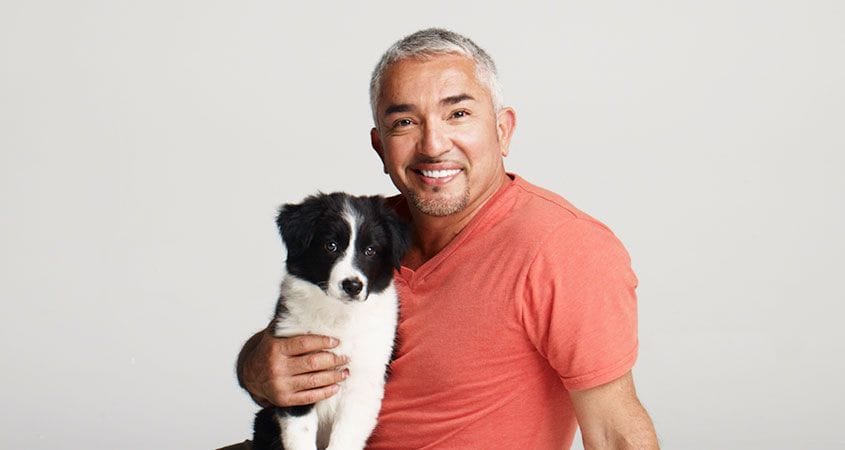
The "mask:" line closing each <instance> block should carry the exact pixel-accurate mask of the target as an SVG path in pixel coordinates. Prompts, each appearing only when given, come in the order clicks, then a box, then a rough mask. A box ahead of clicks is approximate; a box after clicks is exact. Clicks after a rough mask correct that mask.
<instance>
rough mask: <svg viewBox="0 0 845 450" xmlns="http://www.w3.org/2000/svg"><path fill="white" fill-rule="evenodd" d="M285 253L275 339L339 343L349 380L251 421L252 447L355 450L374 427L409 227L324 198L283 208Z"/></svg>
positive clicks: (369, 205)
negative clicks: (330, 392)
mask: <svg viewBox="0 0 845 450" xmlns="http://www.w3.org/2000/svg"><path fill="white" fill-rule="evenodd" d="M277 223H278V225H279V229H280V231H281V233H282V238H283V239H284V241H285V244H286V246H287V250H288V258H287V263H286V265H287V272H288V273H287V274H286V275H285V277H284V279H283V281H282V285H281V293H280V296H279V301H278V303H277V305H276V315H275V319H274V322H273V331H274V334H275V335H276V336H278V337H289V336H296V335H301V334H308V333H311V334H322V335H327V336H333V337H336V338H338V339H339V340H340V345H339V346H338V347H337V348H336V349H335V350H334V351H335V352H336V353H337V354H342V355H348V356H349V357H350V363H349V365H348V369H349V372H350V375H349V378H347V379H346V380H345V381H344V382H343V383H341V386H340V391H339V392H338V393H337V394H335V395H334V396H332V397H330V398H328V399H326V400H323V401H320V402H317V403H316V404H315V405H305V406H296V407H287V408H266V409H265V410H262V411H261V412H260V413H259V414H258V415H257V417H256V422H255V436H254V441H255V442H254V448H255V449H256V450H269V449H275V450H278V449H281V448H284V449H286V450H298V449H315V448H321V449H322V448H329V449H341V448H342V449H360V448H364V446H365V444H366V441H367V438H368V437H369V435H370V433H371V432H372V430H373V429H374V428H375V425H376V420H377V418H378V411H379V408H380V406H381V399H382V397H383V394H384V383H385V373H386V370H387V365H388V364H389V362H390V356H391V352H392V350H393V343H394V338H395V334H396V325H397V320H398V300H397V296H396V291H395V289H394V287H393V278H392V276H393V268H394V267H398V265H399V261H400V260H401V257H402V255H403V254H404V252H405V250H406V249H407V245H408V238H407V228H406V226H405V225H404V224H403V223H401V222H400V221H399V220H398V218H396V216H395V215H394V214H393V213H392V212H391V211H389V210H387V209H386V208H385V207H384V205H383V199H382V198H381V197H351V196H348V195H345V194H330V195H320V196H315V197H309V198H308V199H306V200H305V202H303V203H302V204H299V205H286V206H285V207H283V208H282V210H281V211H280V213H279V218H278V220H277Z"/></svg>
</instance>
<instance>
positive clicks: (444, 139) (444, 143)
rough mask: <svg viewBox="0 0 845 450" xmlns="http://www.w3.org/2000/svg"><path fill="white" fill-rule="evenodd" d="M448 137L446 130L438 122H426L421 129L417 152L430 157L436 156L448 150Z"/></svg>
mask: <svg viewBox="0 0 845 450" xmlns="http://www.w3.org/2000/svg"><path fill="white" fill-rule="evenodd" d="M449 147H450V144H449V137H448V135H447V134H446V130H444V129H443V128H442V125H441V124H438V123H427V124H426V125H425V127H424V129H423V135H422V139H421V140H420V144H419V152H420V153H422V154H424V155H426V156H431V157H437V156H440V155H442V154H443V153H446V152H447V151H449Z"/></svg>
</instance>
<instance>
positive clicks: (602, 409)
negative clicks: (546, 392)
mask: <svg viewBox="0 0 845 450" xmlns="http://www.w3.org/2000/svg"><path fill="white" fill-rule="evenodd" d="M570 398H571V399H572V406H573V407H574V408H575V414H576V416H577V418H578V425H579V426H580V428H581V437H582V438H583V441H584V448H585V449H588V450H599V449H601V450H605V449H609V450H617V449H618V450H622V449H637V450H640V449H647V450H654V449H658V448H659V445H658V442H657V434H656V433H655V431H654V425H653V424H652V422H651V418H650V417H649V415H648V412H646V410H645V408H643V405H642V403H640V400H639V398H638V397H637V393H636V389H635V388H634V379H633V376H632V375H631V373H630V372H628V373H627V374H625V375H623V376H622V377H619V378H618V379H616V380H614V381H612V382H610V383H607V384H604V385H602V386H597V387H595V388H591V389H587V390H583V391H572V392H570Z"/></svg>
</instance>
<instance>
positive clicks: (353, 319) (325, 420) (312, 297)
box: [274, 276, 399, 448]
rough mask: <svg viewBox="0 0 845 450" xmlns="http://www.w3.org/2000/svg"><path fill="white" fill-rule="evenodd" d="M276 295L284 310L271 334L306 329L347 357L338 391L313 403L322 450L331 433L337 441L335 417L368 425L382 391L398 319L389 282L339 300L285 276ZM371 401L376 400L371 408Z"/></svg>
mask: <svg viewBox="0 0 845 450" xmlns="http://www.w3.org/2000/svg"><path fill="white" fill-rule="evenodd" d="M281 297H282V305H283V306H284V308H283V309H282V311H283V313H282V314H281V317H277V320H276V322H275V330H274V331H275V335H276V336H279V337H288V336H295V335H301V334H309V333H310V334H321V335H326V336H331V337H335V338H337V339H338V340H339V341H340V344H339V345H338V347H336V348H335V349H333V351H334V352H335V353H336V354H339V355H346V356H349V358H350V362H349V364H348V365H347V368H348V369H349V377H348V378H347V379H346V380H345V381H344V382H342V383H341V385H340V391H339V392H338V393H337V394H335V395H334V396H332V397H330V398H328V399H326V400H323V401H320V402H318V403H317V404H316V405H315V410H316V414H317V417H318V423H319V428H318V433H317V443H318V448H325V446H326V445H328V442H329V437H330V436H333V437H332V441H334V440H335V439H337V438H336V437H334V436H335V435H336V434H338V433H333V429H334V424H335V423H337V422H338V419H339V417H340V416H345V418H344V422H345V423H350V424H354V426H356V427H361V428H363V429H366V428H367V427H369V429H372V428H373V427H374V426H375V420H376V418H377V413H378V405H380V402H381V399H382V397H383V395H384V382H385V372H386V369H387V364H388V363H389V362H390V356H391V353H392V351H393V345H394V338H395V333H396V325H397V320H398V308H399V305H398V301H397V297H396V291H395V289H394V287H393V284H392V283H391V285H390V286H389V287H388V288H387V289H385V290H384V291H382V292H380V293H378V294H371V295H370V296H369V297H368V298H367V300H365V301H342V300H338V299H336V298H332V297H329V296H327V295H326V294H325V293H324V292H323V291H322V290H321V289H319V288H318V287H316V286H314V285H313V284H311V283H308V282H305V281H303V280H299V279H297V278H296V277H293V276H287V277H285V281H284V282H283V283H282V289H281ZM373 401H375V402H377V404H376V405H375V407H373V406H372V403H373ZM359 408H360V409H361V410H360V411H358V410H357V409H359ZM373 408H375V411H372V410H373ZM365 410H366V411H365ZM350 418H352V419H350ZM355 422H362V423H355ZM340 434H341V435H342V433H340ZM332 447H334V445H333V446H332Z"/></svg>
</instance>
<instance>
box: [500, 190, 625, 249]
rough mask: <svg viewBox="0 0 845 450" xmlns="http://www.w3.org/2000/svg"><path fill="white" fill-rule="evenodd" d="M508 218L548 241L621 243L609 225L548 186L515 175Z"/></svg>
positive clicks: (525, 230)
mask: <svg viewBox="0 0 845 450" xmlns="http://www.w3.org/2000/svg"><path fill="white" fill-rule="evenodd" d="M513 189H514V191H515V192H514V197H515V199H514V204H513V207H512V209H511V211H510V214H509V219H510V220H512V221H514V222H516V223H518V226H519V227H520V228H521V229H522V230H523V232H528V233H531V234H534V235H535V236H542V237H543V239H544V240H545V241H547V242H550V243H551V242H554V243H557V244H560V245H563V244H570V245H577V244H581V245H582V246H593V245H621V244H620V243H619V241H618V239H616V236H615V235H614V234H613V232H612V231H611V230H610V228H609V227H608V226H607V225H605V224H604V223H602V222H601V221H599V220H598V219H596V218H594V217H592V216H590V215H589V214H587V213H585V212H584V211H582V210H580V209H578V208H577V207H575V206H574V205H573V204H572V203H570V202H569V201H568V200H567V199H565V198H564V197H562V196H561V195H559V194H557V193H555V192H552V191H550V190H547V189H544V188H541V187H539V186H536V185H534V184H531V183H529V182H528V181H526V180H525V179H523V178H520V177H518V176H515V179H514V184H513Z"/></svg>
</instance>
